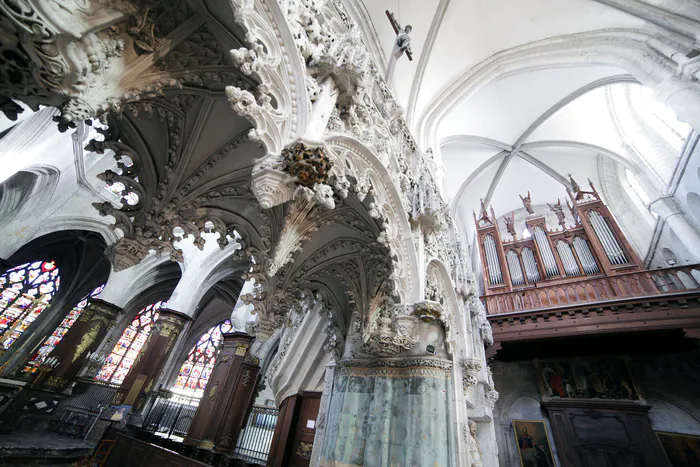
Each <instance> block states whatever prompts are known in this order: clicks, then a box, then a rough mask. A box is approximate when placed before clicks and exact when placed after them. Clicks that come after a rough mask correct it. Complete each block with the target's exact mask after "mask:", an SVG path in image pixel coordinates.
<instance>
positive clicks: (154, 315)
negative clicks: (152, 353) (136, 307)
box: [95, 302, 167, 384]
mask: <svg viewBox="0 0 700 467" xmlns="http://www.w3.org/2000/svg"><path fill="white" fill-rule="evenodd" d="M165 306H167V302H156V303H153V304H151V305H148V306H147V307H145V308H143V309H142V310H141V311H140V312H139V313H138V314H137V315H136V317H135V318H134V319H133V321H131V324H129V326H127V328H126V329H125V330H124V332H123V333H122V335H121V337H120V338H119V341H118V342H117V345H115V346H114V348H113V349H112V352H111V353H110V354H109V356H108V357H107V360H106V361H105V364H104V365H103V366H102V368H101V369H100V371H99V372H98V373H97V376H95V379H96V380H98V381H104V382H105V383H112V384H121V383H122V382H123V381H124V378H126V375H127V374H128V373H129V370H131V367H132V366H133V365H134V363H135V362H136V359H137V358H138V356H139V353H141V349H142V348H143V346H144V344H145V343H146V340H147V339H148V336H149V334H150V333H151V330H152V329H153V324H154V323H155V322H156V321H157V320H158V315H159V313H158V310H160V309H161V308H163V307H165Z"/></svg>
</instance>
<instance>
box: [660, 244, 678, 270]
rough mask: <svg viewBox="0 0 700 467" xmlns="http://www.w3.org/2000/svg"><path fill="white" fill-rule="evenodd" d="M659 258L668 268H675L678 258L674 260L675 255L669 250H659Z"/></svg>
mask: <svg viewBox="0 0 700 467" xmlns="http://www.w3.org/2000/svg"><path fill="white" fill-rule="evenodd" d="M661 257H662V258H663V260H664V263H666V264H667V265H668V266H675V265H676V264H678V258H676V255H675V253H673V251H671V250H670V249H669V248H664V249H663V250H661Z"/></svg>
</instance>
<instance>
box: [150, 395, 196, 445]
mask: <svg viewBox="0 0 700 467" xmlns="http://www.w3.org/2000/svg"><path fill="white" fill-rule="evenodd" d="M198 406H199V398H196V397H184V396H178V395H174V394H171V393H168V394H159V395H158V396H157V397H156V399H155V401H154V402H153V405H151V408H150V409H149V410H148V413H146V415H145V416H144V418H143V424H142V425H141V429H143V430H145V431H148V432H150V433H153V434H154V435H156V436H160V437H162V438H167V439H173V440H176V441H182V440H183V439H184V438H185V436H186V435H187V431H188V430H189V429H190V425H191V424H192V420H194V416H195V413H196V412H197V407H198Z"/></svg>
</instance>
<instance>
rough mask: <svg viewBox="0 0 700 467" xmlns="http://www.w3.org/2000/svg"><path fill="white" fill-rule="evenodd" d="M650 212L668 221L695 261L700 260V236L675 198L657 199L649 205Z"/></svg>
mask: <svg viewBox="0 0 700 467" xmlns="http://www.w3.org/2000/svg"><path fill="white" fill-rule="evenodd" d="M649 210H651V211H652V212H654V213H656V214H658V215H659V216H660V217H661V218H662V219H663V220H664V221H666V224H668V226H669V227H670V228H671V230H673V232H674V233H675V234H676V235H677V236H678V238H679V240H680V241H681V242H682V243H683V246H684V247H685V249H686V250H687V251H688V253H690V254H691V255H693V259H694V260H695V261H698V260H700V234H698V231H697V230H695V228H694V227H693V226H692V225H690V223H689V222H688V219H686V217H685V216H684V215H683V211H682V210H681V209H680V208H679V207H678V205H677V204H676V202H675V200H674V199H673V197H671V196H667V197H663V198H657V199H656V200H654V201H652V202H651V203H649Z"/></svg>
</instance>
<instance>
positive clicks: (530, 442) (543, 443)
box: [513, 420, 555, 467]
mask: <svg viewBox="0 0 700 467" xmlns="http://www.w3.org/2000/svg"><path fill="white" fill-rule="evenodd" d="M513 430H514V432H515V440H516V443H517V445H518V458H519V459H520V466H521V467H554V465H555V464H554V455H553V454H552V447H551V444H550V443H549V435H548V434H547V427H546V426H545V424H544V421H542V420H513Z"/></svg>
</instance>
